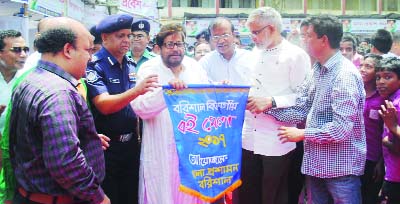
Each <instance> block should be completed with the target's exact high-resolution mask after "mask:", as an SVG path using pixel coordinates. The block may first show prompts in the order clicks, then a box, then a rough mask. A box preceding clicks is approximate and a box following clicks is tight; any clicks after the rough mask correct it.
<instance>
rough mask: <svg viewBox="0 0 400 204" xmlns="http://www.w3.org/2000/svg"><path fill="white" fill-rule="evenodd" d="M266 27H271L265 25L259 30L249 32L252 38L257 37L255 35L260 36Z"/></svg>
mask: <svg viewBox="0 0 400 204" xmlns="http://www.w3.org/2000/svg"><path fill="white" fill-rule="evenodd" d="M268 26H271V25H266V26H264V27H262V28H261V29H260V30H255V31H251V34H253V36H257V35H258V34H260V33H261V32H262V31H263V30H264V29H265V28H267V27H268Z"/></svg>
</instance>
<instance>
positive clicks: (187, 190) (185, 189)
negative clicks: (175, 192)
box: [179, 179, 242, 203]
mask: <svg viewBox="0 0 400 204" xmlns="http://www.w3.org/2000/svg"><path fill="white" fill-rule="evenodd" d="M240 185H242V180H240V179H239V180H237V181H236V182H235V183H233V184H232V185H231V186H229V187H228V188H226V189H225V190H224V191H223V192H221V193H220V194H218V195H217V196H216V197H214V198H212V197H208V196H205V195H202V194H201V193H199V192H198V191H195V190H193V189H191V188H188V187H186V186H183V185H182V184H181V185H179V190H180V191H182V192H184V193H187V194H189V195H192V196H195V197H197V198H199V199H201V200H204V201H206V202H209V203H212V202H214V201H216V200H218V199H220V198H222V197H223V196H224V195H225V193H226V192H230V191H233V190H235V189H236V188H238V187H239V186H240Z"/></svg>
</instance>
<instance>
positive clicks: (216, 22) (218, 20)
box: [208, 17, 235, 34]
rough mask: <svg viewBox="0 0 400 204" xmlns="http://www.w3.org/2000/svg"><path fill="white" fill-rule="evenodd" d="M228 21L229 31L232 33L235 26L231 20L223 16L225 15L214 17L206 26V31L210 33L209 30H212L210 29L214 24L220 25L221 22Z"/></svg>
mask: <svg viewBox="0 0 400 204" xmlns="http://www.w3.org/2000/svg"><path fill="white" fill-rule="evenodd" d="M224 21H225V22H228V23H229V24H230V25H231V31H232V33H234V32H235V26H234V25H233V23H232V21H231V20H229V19H228V18H225V17H218V18H216V19H214V20H213V21H212V22H211V23H210V25H209V26H208V32H210V34H211V33H212V32H211V31H212V29H213V28H214V27H215V26H217V25H220V24H221V23H222V22H224Z"/></svg>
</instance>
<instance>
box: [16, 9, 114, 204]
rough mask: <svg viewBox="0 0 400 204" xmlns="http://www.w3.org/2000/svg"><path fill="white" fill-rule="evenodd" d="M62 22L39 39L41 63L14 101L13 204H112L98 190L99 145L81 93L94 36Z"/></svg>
mask: <svg viewBox="0 0 400 204" xmlns="http://www.w3.org/2000/svg"><path fill="white" fill-rule="evenodd" d="M60 19H61V20H62V21H59V22H60V23H59V25H58V26H57V27H56V28H50V29H48V30H46V31H44V32H43V33H41V35H40V36H39V37H38V38H37V39H36V43H35V44H36V47H37V49H38V51H39V52H40V53H42V57H41V60H40V61H39V63H38V65H37V67H36V68H35V69H34V70H33V71H32V72H30V73H29V74H28V75H27V76H26V77H25V78H24V80H23V81H21V82H20V83H19V85H18V86H17V87H16V88H15V89H14V93H13V96H12V101H13V103H12V104H11V105H12V111H11V115H10V125H9V136H10V159H11V163H12V164H13V167H14V173H15V177H16V181H17V186H18V188H17V193H16V195H15V197H14V200H13V203H17V204H19V203H101V204H105V203H111V202H110V200H109V199H108V197H107V196H106V195H105V194H104V192H103V189H102V188H101V186H100V184H101V182H102V181H103V179H104V176H105V162H104V156H103V150H102V145H101V141H100V138H99V137H98V135H97V132H96V129H95V127H94V121H93V117H92V115H91V113H90V111H89V109H88V106H87V105H86V102H85V99H84V98H83V97H82V96H81V95H80V94H79V93H78V90H77V87H78V85H79V79H80V78H81V77H82V76H83V75H84V74H85V70H86V65H87V63H88V61H89V60H90V59H91V54H92V53H91V51H92V49H93V36H92V35H90V33H89V31H88V30H87V29H86V28H85V27H84V26H83V25H82V24H81V23H79V22H78V21H75V20H72V19H69V18H65V17H63V18H60ZM64 22H65V23H64Z"/></svg>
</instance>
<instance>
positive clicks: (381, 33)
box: [371, 29, 393, 54]
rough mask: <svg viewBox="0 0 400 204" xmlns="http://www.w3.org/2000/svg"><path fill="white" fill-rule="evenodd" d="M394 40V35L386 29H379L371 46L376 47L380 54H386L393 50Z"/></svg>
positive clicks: (373, 37)
mask: <svg viewBox="0 0 400 204" xmlns="http://www.w3.org/2000/svg"><path fill="white" fill-rule="evenodd" d="M392 44H393V39H392V34H390V32H389V31H387V30H385V29H378V30H377V31H376V32H375V33H374V34H373V35H372V38H371V45H372V46H374V47H375V48H376V49H377V50H378V51H379V52H382V53H384V54H386V53H388V52H389V51H390V49H391V48H392Z"/></svg>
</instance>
